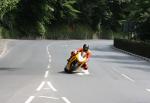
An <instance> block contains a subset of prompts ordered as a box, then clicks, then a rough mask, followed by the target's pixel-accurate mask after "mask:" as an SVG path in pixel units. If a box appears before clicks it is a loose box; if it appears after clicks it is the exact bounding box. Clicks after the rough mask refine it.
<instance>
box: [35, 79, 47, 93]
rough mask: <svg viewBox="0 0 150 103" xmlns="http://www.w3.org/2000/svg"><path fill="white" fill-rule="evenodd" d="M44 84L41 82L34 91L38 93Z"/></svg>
mask: <svg viewBox="0 0 150 103" xmlns="http://www.w3.org/2000/svg"><path fill="white" fill-rule="evenodd" d="M44 84H45V82H44V81H43V82H42V83H41V84H40V85H39V87H38V88H37V89H36V91H40V90H41V89H42V87H43V86H44Z"/></svg>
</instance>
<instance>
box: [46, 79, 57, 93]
mask: <svg viewBox="0 0 150 103" xmlns="http://www.w3.org/2000/svg"><path fill="white" fill-rule="evenodd" d="M47 84H48V85H49V86H50V88H51V89H52V90H53V91H54V92H57V89H55V88H54V86H53V85H52V83H51V82H49V81H48V82H47Z"/></svg>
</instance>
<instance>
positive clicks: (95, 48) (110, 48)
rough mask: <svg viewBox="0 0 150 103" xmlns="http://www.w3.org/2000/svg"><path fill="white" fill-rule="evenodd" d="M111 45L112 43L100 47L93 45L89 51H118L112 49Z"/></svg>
mask: <svg viewBox="0 0 150 103" xmlns="http://www.w3.org/2000/svg"><path fill="white" fill-rule="evenodd" d="M112 47H113V46H112V45H109V46H105V47H101V48H100V47H93V48H90V50H91V51H101V52H118V51H116V50H114V49H113V48H112Z"/></svg>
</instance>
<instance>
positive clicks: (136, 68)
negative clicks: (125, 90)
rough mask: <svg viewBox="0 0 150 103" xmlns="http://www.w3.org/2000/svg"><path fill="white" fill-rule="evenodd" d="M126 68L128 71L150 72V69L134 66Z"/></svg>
mask: <svg viewBox="0 0 150 103" xmlns="http://www.w3.org/2000/svg"><path fill="white" fill-rule="evenodd" d="M123 67H124V68H127V69H134V70H140V71H144V72H150V67H137V66H136V67H134V66H123Z"/></svg>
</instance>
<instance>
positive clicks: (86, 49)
mask: <svg viewBox="0 0 150 103" xmlns="http://www.w3.org/2000/svg"><path fill="white" fill-rule="evenodd" d="M88 50H89V45H87V44H84V45H83V51H84V52H86V51H88Z"/></svg>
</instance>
